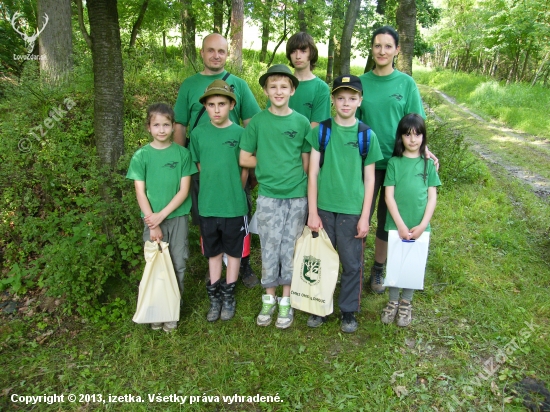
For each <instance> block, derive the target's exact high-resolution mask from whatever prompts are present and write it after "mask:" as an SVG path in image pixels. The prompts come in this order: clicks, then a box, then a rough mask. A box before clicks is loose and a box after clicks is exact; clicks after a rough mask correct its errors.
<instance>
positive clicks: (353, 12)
mask: <svg viewBox="0 0 550 412" xmlns="http://www.w3.org/2000/svg"><path fill="white" fill-rule="evenodd" d="M413 1H414V0H413ZM360 8H361V0H350V2H349V4H348V9H347V10H346V17H345V19H344V28H343V30H342V40H341V45H340V74H341V75H342V74H349V72H350V60H351V38H352V36H353V29H354V27H355V22H356V20H357V15H358V14H359V9H360Z"/></svg>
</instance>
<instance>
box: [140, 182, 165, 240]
mask: <svg viewBox="0 0 550 412" xmlns="http://www.w3.org/2000/svg"><path fill="white" fill-rule="evenodd" d="M134 187H135V189H136V197H137V201H138V205H139V208H140V209H141V211H142V212H143V215H144V216H145V219H146V218H147V217H149V216H151V215H152V214H153V209H151V204H150V203H149V199H147V195H146V193H145V182H144V181H141V180H134ZM149 236H150V239H151V240H152V241H153V242H160V241H161V240H162V230H161V229H160V226H157V227H155V228H152V229H151V228H149Z"/></svg>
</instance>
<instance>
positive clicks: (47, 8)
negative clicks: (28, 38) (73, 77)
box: [38, 0, 73, 83]
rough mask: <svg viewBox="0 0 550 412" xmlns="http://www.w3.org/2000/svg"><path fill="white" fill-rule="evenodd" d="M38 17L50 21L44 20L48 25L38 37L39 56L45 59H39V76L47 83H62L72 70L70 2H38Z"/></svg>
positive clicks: (69, 0) (60, 0) (67, 0)
mask: <svg viewBox="0 0 550 412" xmlns="http://www.w3.org/2000/svg"><path fill="white" fill-rule="evenodd" d="M38 16H39V17H43V16H47V17H48V18H49V20H50V21H48V20H45V21H46V23H48V22H49V23H50V24H47V25H46V26H45V27H44V30H43V31H42V32H41V33H40V36H39V37H38V44H39V50H40V55H43V56H45V57H46V58H45V59H42V58H41V59H40V73H41V76H42V77H43V78H44V79H46V81H49V82H53V83H58V82H63V81H64V80H66V79H67V76H68V75H69V74H70V72H71V71H72V69H73V38H72V28H71V0H39V1H38ZM38 20H39V21H40V20H41V19H40V18H39V19H38ZM42 23H44V20H43V21H42Z"/></svg>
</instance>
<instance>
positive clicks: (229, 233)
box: [199, 216, 250, 258]
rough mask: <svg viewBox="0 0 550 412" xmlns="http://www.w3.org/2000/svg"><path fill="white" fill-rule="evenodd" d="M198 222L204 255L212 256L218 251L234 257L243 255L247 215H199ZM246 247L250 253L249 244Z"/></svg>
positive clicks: (216, 254) (246, 232)
mask: <svg viewBox="0 0 550 412" xmlns="http://www.w3.org/2000/svg"><path fill="white" fill-rule="evenodd" d="M199 222H200V229H201V235H202V237H201V243H202V252H203V254H204V256H206V257H214V256H218V255H219V254H220V253H225V254H227V255H229V256H231V257H235V258H240V257H242V256H243V253H244V249H245V238H246V237H247V235H248V216H239V217H203V216H199ZM248 238H249V236H248ZM248 249H249V252H248V253H250V244H248ZM246 256H248V254H247V255H246Z"/></svg>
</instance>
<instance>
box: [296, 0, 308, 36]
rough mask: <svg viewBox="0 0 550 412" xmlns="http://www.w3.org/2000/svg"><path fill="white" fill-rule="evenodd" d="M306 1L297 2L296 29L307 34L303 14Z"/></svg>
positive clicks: (304, 15)
mask: <svg viewBox="0 0 550 412" xmlns="http://www.w3.org/2000/svg"><path fill="white" fill-rule="evenodd" d="M305 5H306V0H298V27H299V28H300V31H306V32H307V22H306V13H305V10H304V8H305Z"/></svg>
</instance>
